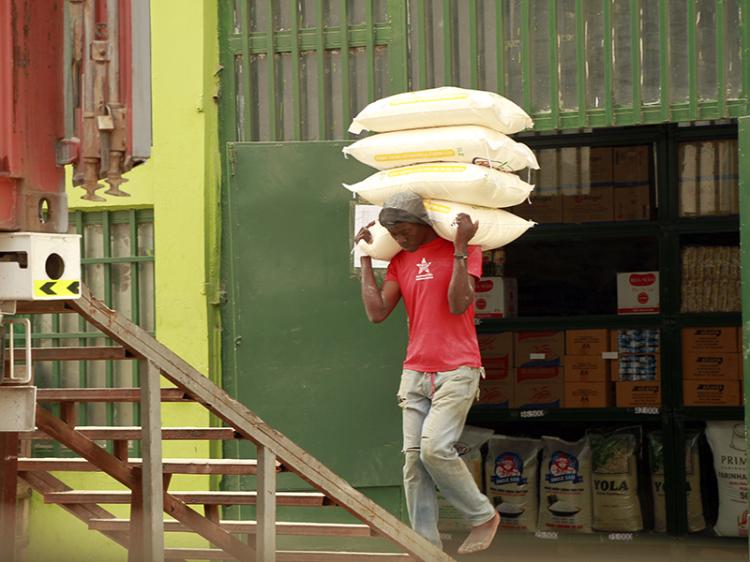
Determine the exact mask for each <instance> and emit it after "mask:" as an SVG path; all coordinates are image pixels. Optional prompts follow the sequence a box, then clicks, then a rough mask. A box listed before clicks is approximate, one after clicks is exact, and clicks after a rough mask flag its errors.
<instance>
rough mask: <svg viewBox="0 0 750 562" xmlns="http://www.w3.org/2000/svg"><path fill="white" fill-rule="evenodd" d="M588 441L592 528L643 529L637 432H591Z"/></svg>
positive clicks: (599, 529)
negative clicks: (592, 505) (637, 458)
mask: <svg viewBox="0 0 750 562" xmlns="http://www.w3.org/2000/svg"><path fill="white" fill-rule="evenodd" d="M589 441H590V443H591V454H592V458H593V461H592V476H591V478H592V481H593V492H594V498H593V503H594V522H593V528H594V529H596V530H597V531H611V532H618V533H635V532H637V531H641V530H643V514H642V513H641V501H640V499H639V498H638V463H637V460H636V449H637V446H638V440H637V439H636V436H635V435H633V434H632V433H629V432H627V431H621V432H614V433H601V432H591V433H589Z"/></svg>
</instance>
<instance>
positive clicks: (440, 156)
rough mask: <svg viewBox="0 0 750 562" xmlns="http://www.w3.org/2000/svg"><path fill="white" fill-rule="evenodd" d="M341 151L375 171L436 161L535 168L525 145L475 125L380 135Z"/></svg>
mask: <svg viewBox="0 0 750 562" xmlns="http://www.w3.org/2000/svg"><path fill="white" fill-rule="evenodd" d="M342 152H343V153H344V154H345V155H346V156H353V157H354V158H356V159H357V160H359V161H360V162H362V163H363V164H367V165H368V166H372V167H373V168H377V169H378V170H387V169H390V168H398V167H401V166H411V165H413V164H422V163H424V162H438V161H439V162H464V163H469V164H481V165H484V166H492V167H493V168H495V169H498V170H501V171H503V172H515V171H518V170H523V169H524V168H530V169H532V170H538V169H539V163H538V162H537V160H536V156H534V153H533V152H532V150H531V149H530V148H529V147H528V146H526V145H525V144H522V143H520V142H516V141H514V140H513V139H511V138H510V137H508V136H506V135H504V134H503V133H500V132H498V131H495V130H493V129H489V128H487V127H481V126H479V125H458V126H453V127H430V128H427V129H411V130H407V131H393V132H390V133H380V134H378V135H371V136H369V137H365V138H363V139H360V140H358V141H357V142H355V143H353V144H350V145H349V146H345V147H344V148H343V149H342Z"/></svg>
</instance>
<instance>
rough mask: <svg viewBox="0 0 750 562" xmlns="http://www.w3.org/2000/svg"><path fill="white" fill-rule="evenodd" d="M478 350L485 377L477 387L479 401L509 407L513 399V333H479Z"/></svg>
mask: <svg viewBox="0 0 750 562" xmlns="http://www.w3.org/2000/svg"><path fill="white" fill-rule="evenodd" d="M478 340H479V352H480V353H481V354H482V364H483V365H484V369H485V379H484V380H483V381H481V383H480V388H479V403H480V404H493V405H495V406H500V407H502V408H510V407H511V403H512V401H513V386H514V384H513V379H514V369H513V333H512V332H503V333H501V334H480V335H479V336H478Z"/></svg>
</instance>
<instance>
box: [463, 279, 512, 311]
mask: <svg viewBox="0 0 750 562" xmlns="http://www.w3.org/2000/svg"><path fill="white" fill-rule="evenodd" d="M474 293H475V295H476V297H475V300H474V313H475V315H476V317H477V318H515V316H516V314H517V313H518V298H517V295H518V289H517V285H516V280H515V279H512V278H508V277H482V278H481V279H480V280H479V281H477V283H476V285H475V289H474Z"/></svg>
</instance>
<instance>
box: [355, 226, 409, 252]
mask: <svg viewBox="0 0 750 562" xmlns="http://www.w3.org/2000/svg"><path fill="white" fill-rule="evenodd" d="M369 230H370V234H371V235H372V243H370V244H368V243H367V242H365V241H364V240H360V241H359V242H357V246H358V247H359V249H360V250H362V251H363V252H364V253H365V254H367V255H368V256H370V257H371V258H373V259H376V260H384V261H390V260H391V259H392V258H393V256H395V255H396V254H398V253H399V252H400V251H401V246H399V245H398V242H396V240H395V239H394V238H393V236H391V234H390V232H388V230H387V229H386V228H385V227H384V226H382V225H381V224H380V223H379V222H375V224H374V225H372V226H371V227H370V228H369Z"/></svg>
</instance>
